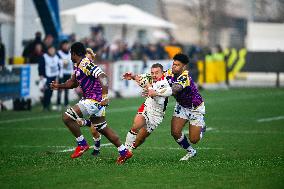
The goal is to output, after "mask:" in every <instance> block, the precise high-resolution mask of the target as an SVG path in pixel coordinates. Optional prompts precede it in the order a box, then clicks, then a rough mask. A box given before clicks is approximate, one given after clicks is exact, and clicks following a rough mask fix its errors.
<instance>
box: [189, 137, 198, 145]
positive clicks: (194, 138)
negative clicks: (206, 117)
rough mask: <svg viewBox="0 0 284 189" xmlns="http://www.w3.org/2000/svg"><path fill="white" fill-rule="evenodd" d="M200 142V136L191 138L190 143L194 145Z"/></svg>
mask: <svg viewBox="0 0 284 189" xmlns="http://www.w3.org/2000/svg"><path fill="white" fill-rule="evenodd" d="M199 140H200V137H199V136H194V137H190V138H189V141H190V142H191V143H192V144H196V143H198V141H199Z"/></svg>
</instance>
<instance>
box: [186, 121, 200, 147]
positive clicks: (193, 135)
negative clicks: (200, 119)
mask: <svg viewBox="0 0 284 189" xmlns="http://www.w3.org/2000/svg"><path fill="white" fill-rule="evenodd" d="M201 131H202V127H201V126H196V125H191V124H190V125H189V140H190V142H191V143H193V144H196V143H197V142H198V141H199V140H200V134H201Z"/></svg>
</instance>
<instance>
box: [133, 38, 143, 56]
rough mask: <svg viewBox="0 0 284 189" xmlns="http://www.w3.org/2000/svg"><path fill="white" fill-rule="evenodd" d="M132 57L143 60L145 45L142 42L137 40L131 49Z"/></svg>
mask: <svg viewBox="0 0 284 189" xmlns="http://www.w3.org/2000/svg"><path fill="white" fill-rule="evenodd" d="M131 54H132V59H133V60H141V59H142V58H143V56H144V46H143V45H142V44H141V43H140V42H135V43H134V44H133V46H132V49H131Z"/></svg>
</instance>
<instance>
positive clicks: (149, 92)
mask: <svg viewBox="0 0 284 189" xmlns="http://www.w3.org/2000/svg"><path fill="white" fill-rule="evenodd" d="M148 96H150V97H155V96H157V92H156V91H155V90H154V89H151V88H149V89H148Z"/></svg>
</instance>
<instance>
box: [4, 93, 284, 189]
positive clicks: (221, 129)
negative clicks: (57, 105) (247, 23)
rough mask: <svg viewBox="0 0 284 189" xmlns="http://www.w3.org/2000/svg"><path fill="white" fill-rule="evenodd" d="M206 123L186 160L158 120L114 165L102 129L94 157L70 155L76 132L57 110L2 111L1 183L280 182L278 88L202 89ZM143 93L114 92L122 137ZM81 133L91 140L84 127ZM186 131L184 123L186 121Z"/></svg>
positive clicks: (282, 150)
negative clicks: (123, 160) (128, 155)
mask: <svg viewBox="0 0 284 189" xmlns="http://www.w3.org/2000/svg"><path fill="white" fill-rule="evenodd" d="M202 95H203V97H204V99H205V105H206V113H207V114H206V124H207V128H208V131H207V132H206V133H205V136H204V138H203V139H202V140H201V141H200V142H199V143H198V144H197V145H194V147H195V148H196V149H197V151H198V155H197V156H196V157H195V158H193V159H191V160H190V161H187V162H180V161H179V159H180V158H181V157H182V156H184V155H185V151H184V150H182V149H180V148H179V146H178V145H177V144H176V143H175V142H174V140H173V138H172V137H171V135H170V120H171V115H172V112H173V107H174V99H173V98H171V99H170V104H169V106H168V109H167V113H166V116H165V119H164V121H163V123H162V124H161V125H160V126H159V127H158V129H157V130H155V131H154V132H153V133H152V135H151V136H150V137H149V138H148V140H147V141H146V142H145V143H144V144H143V145H142V146H140V148H139V149H137V150H135V151H134V156H133V158H132V159H130V160H129V161H127V162H126V163H125V164H124V165H122V166H118V165H116V164H115V160H116V158H117V156H118V152H117V150H116V148H114V146H113V145H109V144H108V143H109V141H107V140H106V139H105V138H104V137H103V139H102V143H103V144H104V146H102V148H101V154H100V156H99V157H98V158H94V157H92V156H91V155H90V153H91V150H89V151H88V152H86V153H85V154H84V155H83V156H82V157H81V158H78V159H71V158H70V154H71V153H72V151H69V150H70V149H72V148H73V147H75V145H76V143H75V139H74V137H73V136H72V135H71V133H70V132H69V131H68V129H67V128H65V126H64V125H63V123H62V121H61V117H60V116H61V115H60V113H58V112H50V113H44V112H41V111H40V110H39V107H36V108H34V109H33V110H32V111H31V112H11V111H8V112H1V113H0V138H1V140H0V141H1V142H0V188H1V189H4V188H13V189H14V188H29V189H30V188H84V189H88V188H116V189H119V188H124V189H125V188H134V189H135V188H145V187H148V188H163V189H165V188H171V189H172V188H175V189H176V188H284V90H283V89H231V90H217V91H202ZM142 102H143V99H142V98H130V99H113V100H112V101H111V105H110V106H109V107H108V108H107V120H108V123H109V126H110V127H112V128H113V129H114V130H115V131H116V132H117V133H118V135H119V136H120V138H121V140H122V141H124V140H125V136H126V133H127V131H128V130H129V128H130V126H131V124H132V121H133V117H134V116H135V113H136V110H137V108H138V107H139V106H140V104H141V103H142ZM82 130H83V134H84V136H85V137H86V138H87V140H88V142H89V144H91V145H93V142H92V139H91V134H90V132H89V130H88V128H83V129H82ZM185 132H187V129H185Z"/></svg>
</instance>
